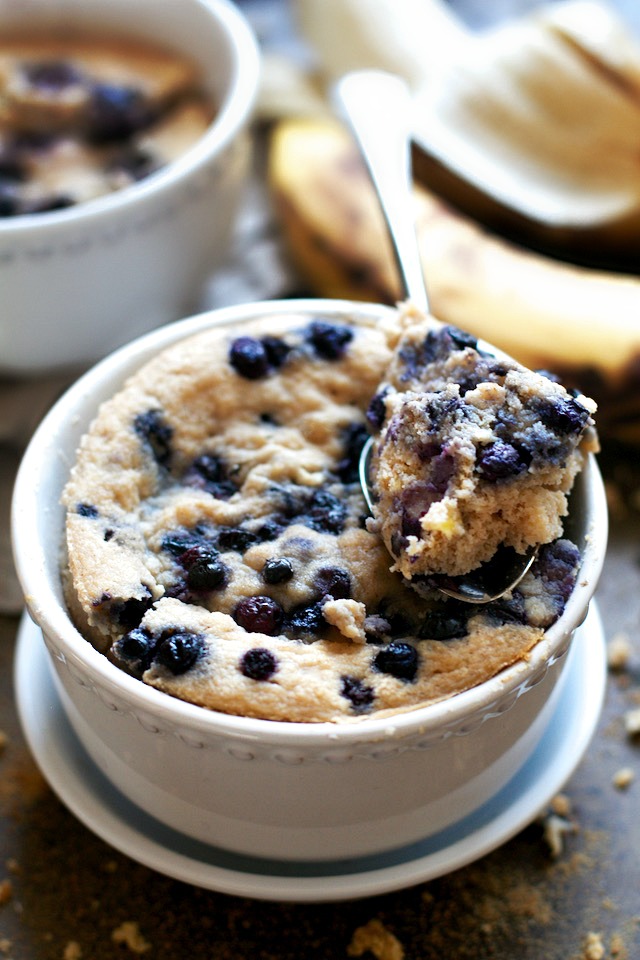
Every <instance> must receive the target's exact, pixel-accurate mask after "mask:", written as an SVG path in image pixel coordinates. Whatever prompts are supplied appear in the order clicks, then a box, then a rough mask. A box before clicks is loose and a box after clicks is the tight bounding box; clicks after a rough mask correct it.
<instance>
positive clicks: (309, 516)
mask: <svg viewBox="0 0 640 960" xmlns="http://www.w3.org/2000/svg"><path fill="white" fill-rule="evenodd" d="M346 515H347V507H346V505H345V504H344V503H342V502H341V501H340V500H338V498H337V497H336V496H334V494H332V493H330V492H329V491H328V490H316V491H315V492H314V493H313V494H312V496H311V498H310V500H309V503H308V507H307V510H306V512H305V514H304V515H303V516H301V517H298V520H299V521H300V523H304V524H305V525H306V526H308V527H311V529H312V530H317V531H318V533H333V534H336V535H337V534H339V533H342V531H343V529H344V523H345V519H346Z"/></svg>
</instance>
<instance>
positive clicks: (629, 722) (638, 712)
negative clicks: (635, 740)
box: [624, 707, 640, 737]
mask: <svg viewBox="0 0 640 960" xmlns="http://www.w3.org/2000/svg"><path fill="white" fill-rule="evenodd" d="M624 728H625V730H626V731H627V733H628V735H629V736H630V737H637V736H638V735H640V707H636V708H634V709H633V710H627V712H626V713H625V715H624Z"/></svg>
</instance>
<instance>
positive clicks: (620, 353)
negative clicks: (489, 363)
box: [268, 118, 640, 444]
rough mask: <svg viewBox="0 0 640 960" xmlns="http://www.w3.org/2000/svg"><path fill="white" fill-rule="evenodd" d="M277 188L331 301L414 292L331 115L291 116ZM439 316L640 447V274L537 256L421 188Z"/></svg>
mask: <svg viewBox="0 0 640 960" xmlns="http://www.w3.org/2000/svg"><path fill="white" fill-rule="evenodd" d="M268 183H269V187H270V191H271V196H272V199H273V203H274V207H275V210H276V213H277V215H278V217H279V220H280V223H281V225H282V230H283V236H284V238H285V241H286V244H287V246H288V249H289V252H290V256H291V258H292V260H293V263H294V265H295V266H296V267H297V269H298V271H299V272H300V274H301V277H302V278H303V279H304V280H305V281H306V283H307V284H308V285H309V287H310V288H311V290H312V291H313V292H314V293H316V294H317V295H320V296H329V297H345V298H351V299H361V300H372V301H376V302H388V303H393V302H396V301H397V300H398V299H400V298H401V297H402V291H401V289H400V286H399V280H398V276H397V273H396V270H395V266H394V259H393V254H392V251H391V246H390V242H389V239H388V236H387V232H386V227H385V224H384V220H383V218H382V214H381V211H380V209H379V206H378V201H377V198H376V195H375V192H374V189H373V187H372V185H371V183H370V181H369V178H368V175H367V173H366V170H365V168H364V166H363V164H362V162H361V160H360V157H359V154H358V151H357V147H356V145H355V143H354V142H353V140H352V138H351V135H350V134H349V133H348V132H347V131H346V129H345V128H344V127H343V126H342V125H340V124H339V123H338V122H337V121H335V120H333V119H330V118H314V119H311V118H305V119H292V120H282V121H280V122H279V123H277V124H276V125H275V126H274V128H273V130H272V135H271V140H270V148H269V158H268ZM414 198H415V207H416V223H417V232H418V239H419V244H420V252H421V258H422V262H423V266H424V270H425V275H426V278H427V284H428V288H429V298H430V302H431V304H432V309H433V313H434V314H435V316H437V317H438V319H440V320H442V321H444V322H445V323H452V324H455V325H456V326H459V327H461V328H462V329H465V330H468V331H469V332H471V333H473V334H475V335H477V336H480V337H483V338H484V339H485V340H487V341H489V342H491V343H494V344H495V345H496V346H498V347H500V348H502V349H503V350H505V351H506V352H508V353H510V354H511V355H513V356H514V357H515V358H516V359H518V360H519V361H520V362H522V363H524V364H526V365H527V366H529V367H532V368H534V369H540V368H544V369H548V370H551V371H553V372H555V373H557V374H558V375H559V376H561V377H562V379H563V380H564V382H566V383H567V384H568V385H572V386H576V387H579V388H580V389H582V390H583V391H584V392H585V393H586V394H588V395H590V396H592V397H594V399H595V400H596V401H597V402H598V405H599V430H600V433H601V436H603V438H605V439H607V438H611V439H616V440H619V441H621V442H624V443H631V444H640V279H637V278H635V277H630V276H625V275H620V274H614V273H609V272H605V271H600V270H593V269H590V268H586V267H579V266H573V265H569V264H566V263H562V262H560V261H556V260H554V259H551V258H548V257H546V256H543V255H540V254H538V253H532V252H530V251H528V250H526V249H524V248H521V247H519V246H516V245H515V244H512V243H510V242H508V241H505V240H503V239H500V238H498V237H497V236H496V235H493V234H492V233H490V232H488V231H487V230H485V229H483V228H482V227H480V226H479V225H478V224H477V223H476V222H475V221H473V220H471V219H469V218H467V217H466V216H463V215H461V214H460V213H458V212H456V211H454V210H453V209H451V208H450V207H449V206H448V205H446V204H445V203H444V202H443V201H442V200H441V199H440V198H438V197H437V196H435V195H434V194H433V193H431V192H429V191H428V190H426V189H424V188H423V187H422V186H419V185H416V186H415V189H414Z"/></svg>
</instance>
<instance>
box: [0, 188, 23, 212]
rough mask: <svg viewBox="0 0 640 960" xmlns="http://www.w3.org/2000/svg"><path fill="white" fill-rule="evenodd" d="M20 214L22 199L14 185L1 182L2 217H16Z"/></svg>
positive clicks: (0, 204)
mask: <svg viewBox="0 0 640 960" xmlns="http://www.w3.org/2000/svg"><path fill="white" fill-rule="evenodd" d="M20 213H22V210H21V209H20V197H19V196H18V193H17V191H16V188H15V186H14V184H12V183H3V182H2V181H1V180H0V217H15V216H18V215H19V214H20Z"/></svg>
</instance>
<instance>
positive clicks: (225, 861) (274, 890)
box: [15, 604, 606, 902]
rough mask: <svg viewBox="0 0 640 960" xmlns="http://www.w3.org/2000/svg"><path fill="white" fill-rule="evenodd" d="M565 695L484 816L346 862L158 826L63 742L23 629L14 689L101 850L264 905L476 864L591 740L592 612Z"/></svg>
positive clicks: (58, 711) (594, 680)
mask: <svg viewBox="0 0 640 960" xmlns="http://www.w3.org/2000/svg"><path fill="white" fill-rule="evenodd" d="M569 656H570V658H571V659H570V662H569V663H568V664H567V668H566V671H565V674H564V678H563V682H564V689H563V690H562V691H561V697H560V699H559V701H558V706H557V707H556V710H555V713H554V715H553V716H552V718H551V721H550V723H549V727H548V729H547V732H546V733H545V735H544V737H543V739H542V741H541V743H540V744H539V746H538V748H537V749H536V751H535V752H534V754H533V755H532V756H531V757H530V758H529V760H528V761H527V762H526V763H525V764H524V766H523V767H522V768H521V769H520V770H519V772H518V773H517V774H516V776H515V777H514V778H513V779H512V780H511V781H510V782H509V783H508V784H507V785H506V787H504V788H503V789H502V790H501V791H500V792H499V793H498V794H496V796H494V797H493V798H492V799H491V800H490V801H488V802H487V803H485V804H484V805H483V806H482V807H480V808H479V809H477V810H476V811H474V812H473V813H471V814H469V815H468V816H466V817H464V818H463V819H462V820H460V821H459V822H458V823H455V824H453V825H452V826H450V827H448V828H447V829H445V830H443V831H441V832H440V833H438V834H436V835H435V836H432V837H429V838H428V839H426V840H423V841H420V842H418V843H414V844H411V845H409V846H406V847H403V848H401V849H399V850H393V851H391V852H389V853H385V854H381V855H376V856H366V857H359V858H354V859H350V860H340V861H331V862H329V863H318V862H307V861H305V862H302V863H297V862H290V861H283V862H281V861H275V860H265V859H259V858H252V857H247V856H239V855H236V854H233V853H229V852H227V851H225V850H221V849H219V848H217V847H212V846H208V845H207V844H204V843H200V842H198V841H195V840H191V839H189V838H188V837H185V836H183V835H182V834H180V833H177V832H176V831H174V830H172V829H169V828H168V827H165V826H163V825H162V824H161V823H159V822H158V821H157V820H155V819H153V818H152V817H149V816H148V815H147V814H145V813H144V812H143V811H142V810H140V809H139V808H138V807H137V806H135V805H134V804H133V803H131V802H130V801H129V800H127V799H126V798H125V797H123V796H122V794H121V793H120V792H119V791H118V790H116V789H115V788H114V787H113V786H112V785H111V783H109V782H108V781H107V780H106V778H105V777H104V776H103V775H102V774H101V772H100V771H99V770H98V769H97V767H96V766H95V765H94V763H93V762H92V760H91V759H90V758H89V757H88V755H87V754H86V752H85V751H84V748H83V747H82V746H81V745H80V743H79V741H78V739H77V737H76V736H75V734H74V733H73V731H72V729H71V727H70V725H69V723H68V721H67V719H66V716H65V714H64V712H63V708H62V705H61V702H60V699H59V697H58V694H57V691H56V688H55V686H54V681H53V676H52V673H51V667H50V666H49V658H48V654H47V652H46V650H45V647H44V643H43V640H42V635H41V633H40V630H39V629H38V628H37V627H36V626H34V624H33V623H32V622H31V620H29V619H28V618H26V617H25V618H24V620H23V622H22V624H21V627H20V631H19V637H18V645H17V650H16V661H15V686H16V696H17V703H18V711H19V715H20V720H21V723H22V727H23V730H24V733H25V736H26V738H27V741H28V743H29V746H30V748H31V751H32V753H33V755H34V757H35V759H36V761H37V763H38V765H39V766H40V769H41V770H42V773H43V774H44V776H45V777H46V778H47V780H48V781H49V783H50V785H51V787H52V788H53V789H54V791H55V792H56V793H57V795H58V797H59V798H60V799H61V800H62V801H63V803H65V805H66V806H67V807H68V808H69V810H71V812H72V813H74V814H75V816H76V817H77V818H78V819H79V820H80V821H81V822H82V823H83V824H84V825H85V826H86V827H88V828H89V829H90V830H92V831H93V832H94V833H96V834H97V835H98V836H99V837H101V838H102V839H103V840H105V841H106V842H107V843H109V844H110V845H111V846H113V847H115V848H116V849H117V850H120V851H121V852H122V853H125V854H127V855H128V856H130V857H132V858H133V859H134V860H137V861H138V862H139V863H142V864H144V865H146V866H148V867H151V868H152V869H154V870H157V871H159V872H160V873H163V874H165V875H167V876H170V877H173V878H175V879H177V880H182V881H184V882H186V883H191V884H194V885H196V886H199V887H203V888H205V889H209V890H215V891H218V892H221V893H228V894H234V895H237V896H242V897H254V898H258V899H265V900H286V901H297V902H309V901H315V902H318V901H336V900H346V899H351V898H355V897H365V896H373V895H376V894H380V893H387V892H389V891H392V890H398V889H401V888H403V887H409V886H412V885H413V884H416V883H422V882H425V881H427V880H431V879H433V878H434V877H439V876H442V875H443V874H446V873H449V872H450V871H452V870H456V869H458V868H460V867H463V866H465V865H466V864H469V863H471V862H472V861H473V860H477V859H478V858H479V857H481V856H484V855H485V854H487V853H489V852H490V851H491V850H494V849H495V848H496V847H498V846H500V845H501V844H503V843H504V842H505V841H507V840H508V839H510V838H511V837H513V836H514V835H515V834H516V833H518V832H519V831H520V830H522V829H523V828H524V827H525V826H527V825H528V824H529V823H531V821H532V820H534V819H535V817H536V816H538V814H539V813H540V812H541V811H542V810H543V809H544V807H545V806H546V805H547V804H548V802H549V801H550V799H551V798H552V797H553V796H554V795H555V794H556V793H557V792H558V791H559V790H561V789H562V787H563V785H564V784H565V783H566V781H567V780H568V779H569V777H570V776H571V774H572V773H573V771H574V770H575V768H576V766H577V765H578V763H579V761H580V759H581V758H582V756H583V754H584V752H585V750H586V748H587V746H588V744H589V741H590V740H591V737H592V736H593V733H594V730H595V727H596V723H597V721H598V717H599V715H600V710H601V707H602V701H603V698H604V688H605V681H606V662H605V644H604V635H603V631H602V625H601V622H600V618H599V615H598V612H597V610H596V608H595V606H594V605H593V604H592V605H591V611H590V613H589V616H588V618H587V620H586V621H585V623H584V625H583V626H582V627H581V628H580V630H579V631H578V632H577V634H576V637H575V640H574V642H573V644H572V649H571V652H570V654H569Z"/></svg>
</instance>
